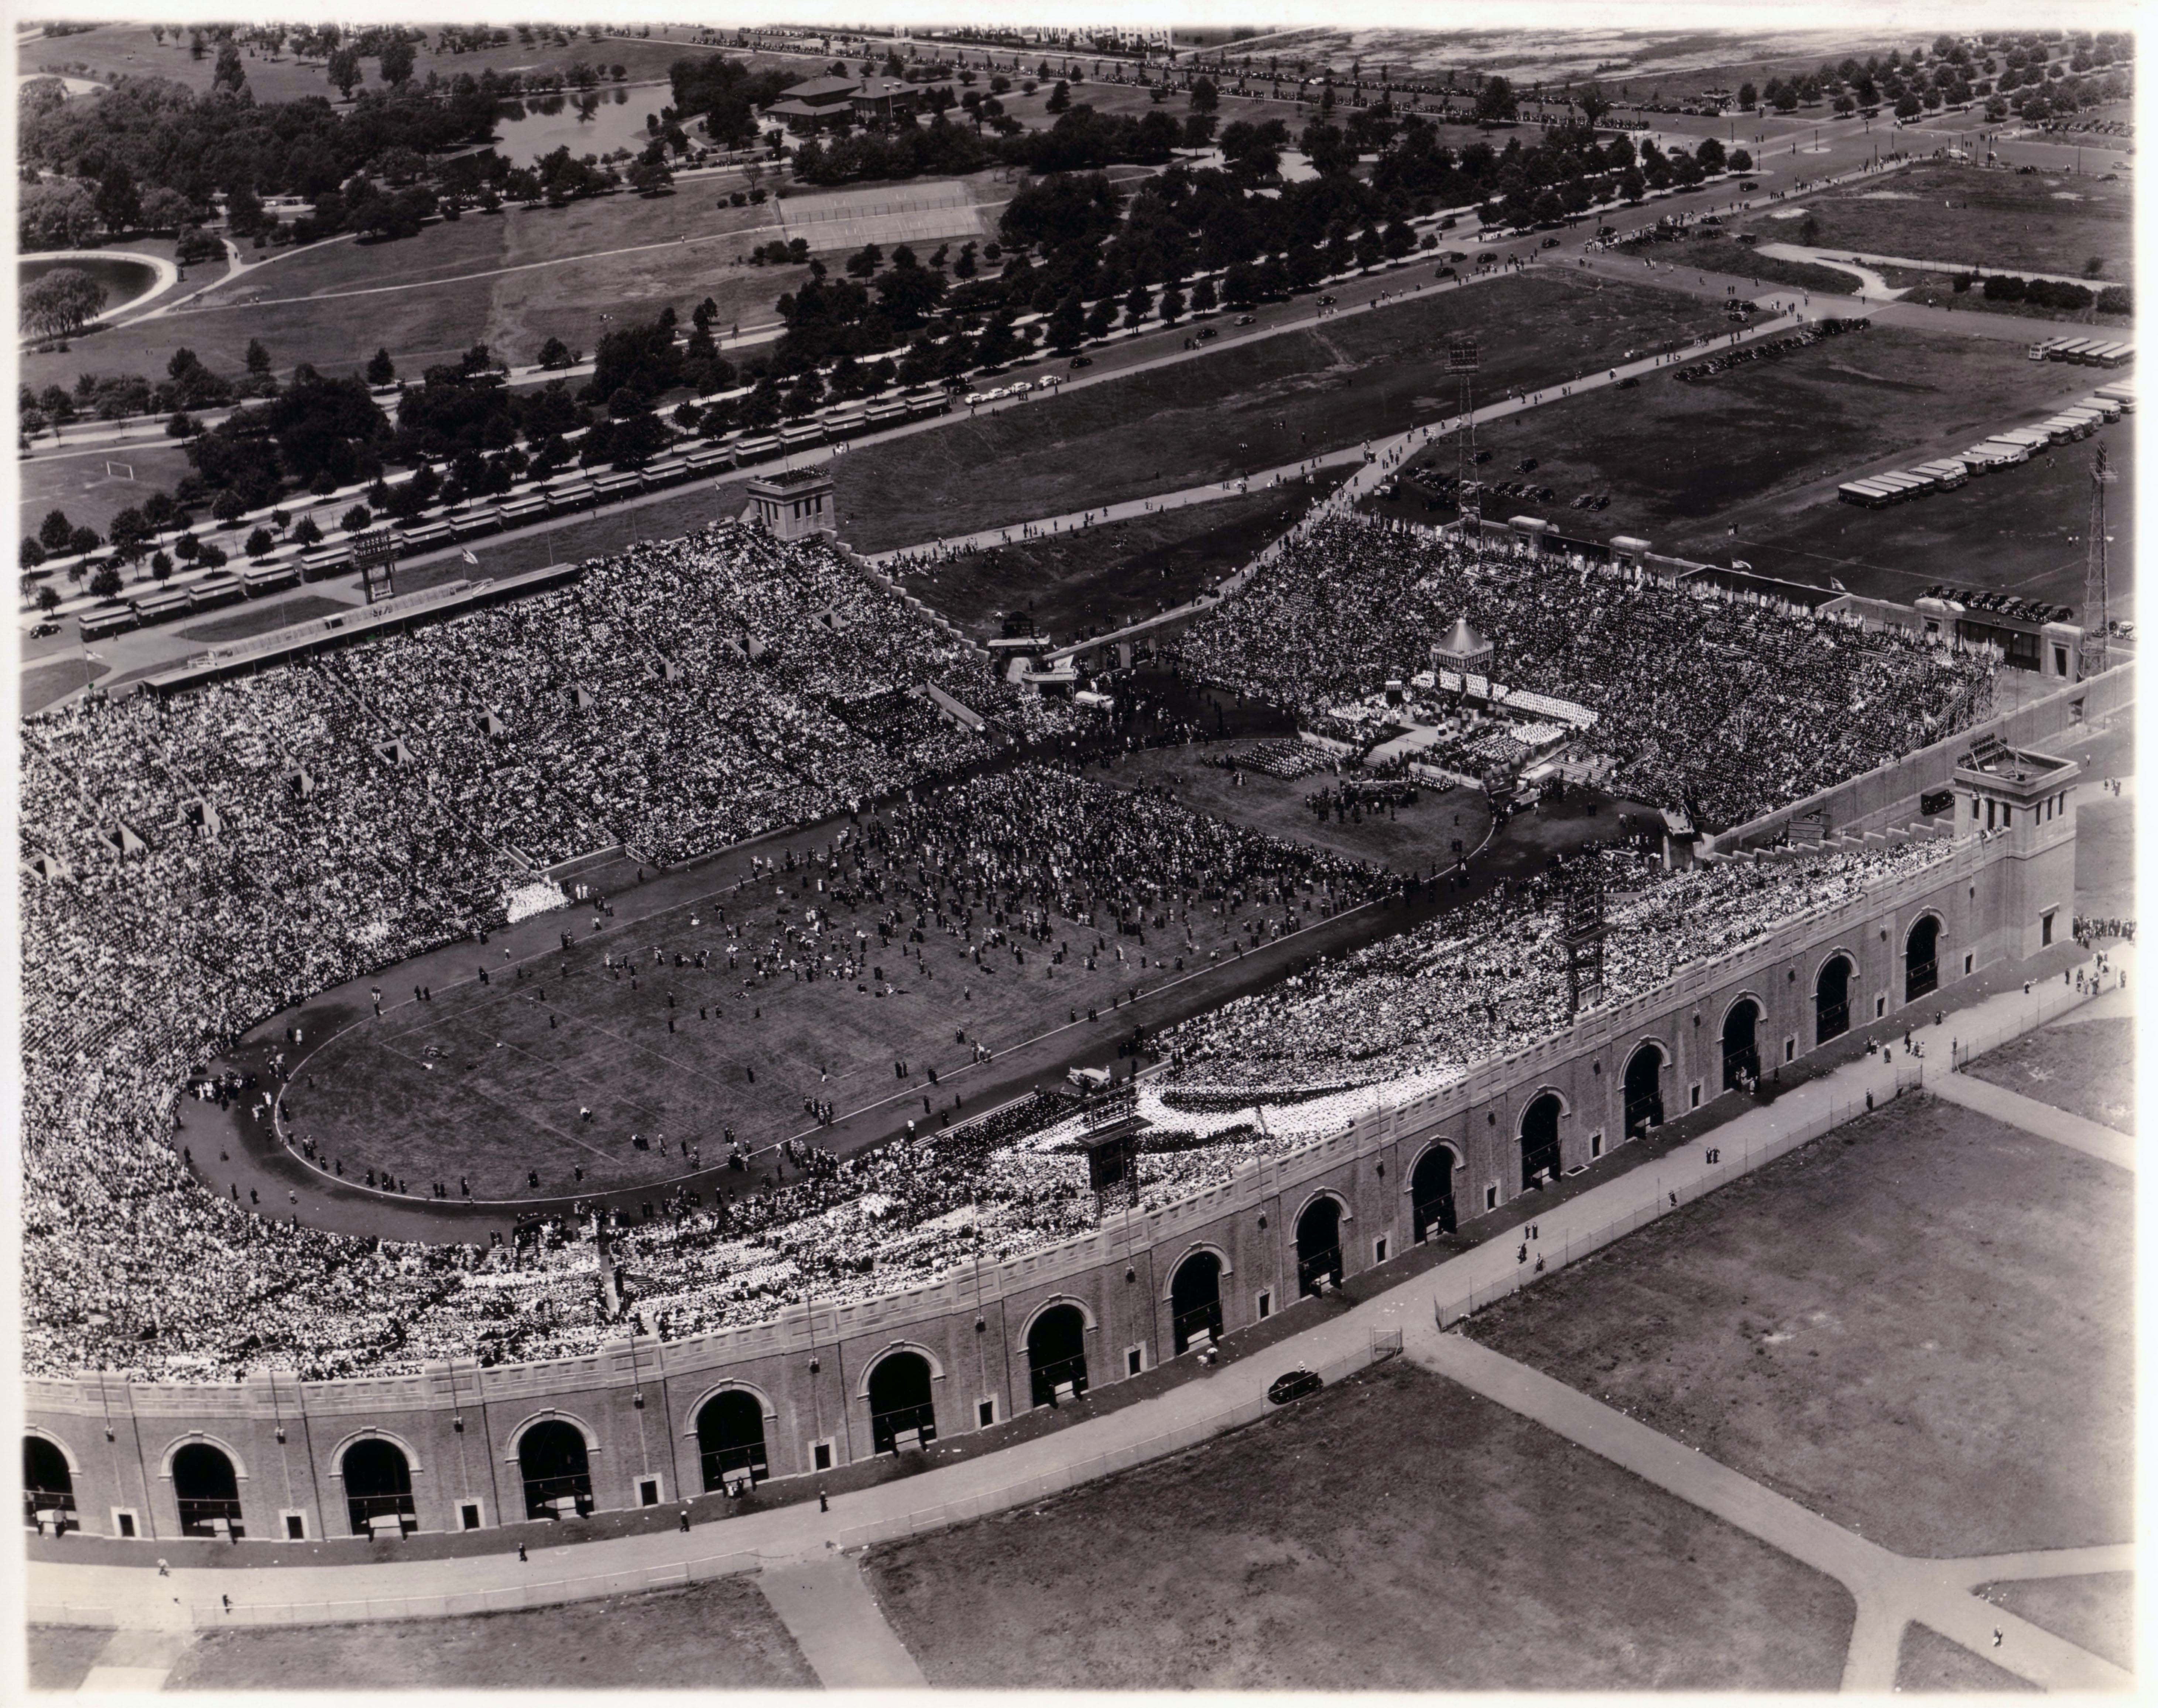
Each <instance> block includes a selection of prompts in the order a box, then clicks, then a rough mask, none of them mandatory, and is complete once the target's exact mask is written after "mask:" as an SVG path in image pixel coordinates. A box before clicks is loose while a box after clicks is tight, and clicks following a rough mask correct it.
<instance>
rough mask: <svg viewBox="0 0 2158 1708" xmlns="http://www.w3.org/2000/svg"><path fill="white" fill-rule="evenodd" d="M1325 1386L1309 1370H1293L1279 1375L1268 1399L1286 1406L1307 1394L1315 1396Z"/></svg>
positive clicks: (1269, 1390)
mask: <svg viewBox="0 0 2158 1708" xmlns="http://www.w3.org/2000/svg"><path fill="white" fill-rule="evenodd" d="M1323 1386H1324V1383H1322V1382H1321V1381H1320V1380H1319V1378H1318V1377H1317V1376H1315V1375H1313V1374H1312V1373H1311V1372H1310V1371H1309V1370H1290V1371H1288V1372H1287V1373H1286V1374H1285V1375H1278V1376H1276V1377H1275V1378H1274V1379H1273V1384H1272V1385H1270V1386H1269V1387H1268V1388H1267V1399H1268V1400H1270V1401H1273V1403H1274V1404H1275V1405H1277V1406H1286V1405H1288V1403H1289V1402H1290V1401H1292V1400H1301V1399H1302V1398H1303V1397H1304V1396H1305V1395H1306V1394H1315V1393H1317V1392H1318V1391H1319V1389H1320V1388H1321V1387H1323Z"/></svg>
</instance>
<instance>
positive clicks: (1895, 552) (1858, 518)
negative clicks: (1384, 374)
mask: <svg viewBox="0 0 2158 1708" xmlns="http://www.w3.org/2000/svg"><path fill="white" fill-rule="evenodd" d="M2092 383H2093V381H2092V377H2091V375H2090V374H2088V373H2087V372H2084V371H2083V370H2081V369H2078V370H2075V371H2074V372H2068V371H2065V370H2062V369H2059V368H2057V366H2055V365H2054V364H2049V363H2037V362H2032V361H2029V360H2027V359H2026V358H2025V356H2024V354H2023V352H2022V351H2021V348H2018V347H2016V345H2014V344H2011V343H2001V342H2000V341H1998V340H1992V339H1951V338H1946V337H1944V336H1941V335H1938V334H1934V333H1921V332H1913V331H1910V330H1908V329H1906V328H1901V327H1886V326H1876V327H1874V328H1871V330H1869V331H1866V332H1862V333H1846V334H1844V335H1843V336H1842V337H1841V338H1836V339H1833V340H1825V341H1823V342H1822V343H1818V344H1815V345H1814V346H1813V347H1812V348H1809V349H1805V350H1802V351H1799V353H1796V354H1795V355H1792V356H1789V357H1786V358H1785V359H1783V360H1781V361H1778V362H1762V363H1757V364H1750V365H1748V366H1746V367H1743V368H1741V369H1737V370H1735V371H1733V372H1732V373H1729V374H1722V375H1718V376H1717V377H1715V378H1712V379H1706V380H1701V381H1698V382H1696V383H1693V384H1687V383H1685V382H1682V381H1680V380H1678V379H1673V378H1670V377H1669V376H1667V375H1666V376H1661V377H1651V378H1648V379H1644V380H1643V381H1642V382H1641V384H1640V386H1639V389H1638V390H1634V391H1631V392H1629V393H1627V394H1626V395H1624V399H1623V400H1618V401H1617V402H1615V403H1614V398H1615V396H1616V395H1615V394H1612V393H1608V392H1595V393H1591V394H1589V395H1584V396H1582V397H1578V398H1572V399H1567V400H1563V401H1561V402H1558V403H1554V404H1546V405H1544V406H1543V407H1542V408H1541V409H1537V410H1531V411H1529V412H1528V413H1526V414H1524V415H1517V416H1513V417H1510V418H1508V419H1506V420H1505V421H1497V422H1494V423H1491V424H1489V426H1481V427H1479V428H1478V429H1477V443H1478V445H1479V446H1489V448H1490V449H1491V450H1492V451H1493V452H1495V455H1494V457H1493V458H1492V461H1491V462H1490V464H1489V465H1488V466H1487V468H1486V476H1487V477H1489V473H1490V471H1491V470H1502V471H1507V472H1510V471H1511V470H1512V469H1513V467H1514V466H1515V463H1516V462H1519V461H1520V460H1521V459H1522V458H1523V457H1535V458H1536V461H1537V465H1538V466H1537V467H1536V470H1535V471H1534V472H1533V475H1532V478H1534V479H1535V480H1536V482H1538V483H1539V484H1541V485H1546V486H1549V487H1551V488H1552V489H1553V490H1554V492H1555V493H1557V497H1556V498H1555V499H1553V500H1551V501H1550V502H1549V503H1545V504H1543V505H1541V506H1530V507H1529V508H1531V509H1532V510H1533V511H1534V513H1536V514H1538V515H1545V514H1550V515H1551V516H1553V517H1555V518H1556V519H1558V520H1559V521H1561V522H1562V523H1565V522H1567V521H1568V520H1570V513H1569V511H1568V508H1567V507H1568V505H1569V503H1570V502H1571V501H1572V499H1573V498H1575V497H1577V496H1578V495H1580V494H1582V493H1608V494H1610V497H1611V504H1610V508H1608V509H1606V510H1603V511H1599V512H1598V513H1596V514H1595V515H1594V517H1593V519H1587V518H1584V519H1582V524H1581V525H1582V527H1583V529H1585V530H1586V532H1587V533H1588V534H1589V535H1590V537H1593V538H1604V539H1608V537H1609V536H1611V535H1612V534H1638V535H1640V536H1642V537H1643V538H1645V539H1649V540H1652V541H1654V542H1655V548H1656V550H1659V551H1663V552H1670V553H1672V554H1674V555H1679V556H1684V557H1691V558H1695V559H1697V560H1715V561H1726V560H1728V559H1729V557H1730V556H1731V555H1732V554H1733V553H1736V554H1737V555H1739V556H1741V557H1742V558H1744V559H1745V560H1747V561H1748V562H1749V563H1751V564H1752V565H1753V566H1754V567H1755V568H1756V569H1758V570H1763V571H1764V572H1767V573H1770V574H1777V575H1789V576H1790V577H1791V578H1792V579H1793V580H1794V581H1810V582H1814V583H1815V584H1817V585H1819V584H1824V583H1825V582H1826V581H1827V580H1828V579H1829V578H1830V576H1834V577H1835V578H1837V579H1838V580H1840V581H1842V582H1843V583H1844V584H1845V585H1846V586H1848V587H1849V588H1850V589H1851V591H1853V592H1857V593H1870V594H1875V595H1878V596H1882V597H1886V598H1892V599H1898V600H1904V601H1908V600H1910V599H1912V598H1913V597H1915V596H1918V594H1920V593H1922V592H1923V591H1925V589H1926V587H1927V586H1928V585H1929V584H1930V583H1932V582H1934V581H1968V582H1975V583H1976V584H1978V585H1980V586H1989V587H1998V588H2006V589H2011V590H2012V591H2017V592H2021V593H2023V594H2025V595H2026V596H2030V597H2035V598H2051V599H2055V600H2058V601H2061V602H2062V603H2064V604H2073V603H2077V602H2078V601H2080V598H2081V595H2082V575H2083V546H2082V543H2081V541H2082V534H2083V527H2084V522H2085V517H2086V512H2087V508H2088V502H2089V485H2088V480H2089V462H2088V457H2089V447H2088V446H2062V447H2060V448H2058V449H2056V450H2053V451H2051V452H2042V453H2041V454H2040V455H2039V456H2038V457H2035V458H2034V459H2032V461H2031V462H2027V463H2023V464H2021V465H2018V466H2017V467H2013V468H2009V469H2003V470H2001V471H1999V472H1995V473H1994V474H1991V475H1988V476H1985V477H1980V478H1979V479H1977V480H1974V481H1972V482H1970V484H1969V485H1967V486H1964V487H1963V488H1960V489H1959V490H1958V491H1955V492H1953V493H1936V494H1934V495H1933V496H1932V497H1929V498H1923V499H1920V500H1918V501H1916V502H1914V503H1908V504H1899V505H1897V506H1895V507H1894V508H1891V509H1887V510H1879V511H1872V510H1861V509H1858V508H1854V507H1853V506H1851V505H1849V504H1846V503H1842V502H1840V500H1839V499H1838V498H1836V496H1835V489H1836V488H1837V487H1838V486H1839V485H1840V484H1841V483H1842V482H1845V481H1847V480H1850V479H1852V478H1853V477H1856V475H1858V474H1859V473H1861V472H1870V471H1871V470H1873V469H1876V468H1878V467H1895V466H1899V465H1908V464H1909V463H1913V462H1923V461H1924V460H1926V458H1928V457H1939V456H1947V455H1951V454H1953V453H1954V452H1959V451H1961V450H1963V449H1964V448H1965V447H1966V446H1970V444H1972V443H1974V442H1975V441H1977V440H1979V439H1980V438H1983V437H1985V436H1986V435H1987V434H1989V433H1991V432H1995V431H2000V430H2001V429H2002V428H2003V427H2005V426H2008V425H2010V424H2011V423H2021V422H2023V421H2029V420H2032V419H2035V418H2037V416H2039V415H2042V414H2043V413H2046V412H2048V411H2050V410H2053V409H2057V408H2058V407H2060V406H2062V405H2064V404H2067V403H2069V402H2073V400H2075V399H2076V398H2078V397H2080V396H2082V395H2084V394H2085V393H2086V392H2088V389H2089V386H2090V384H2092ZM2132 431H2133V429H2132V428H2131V427H2130V425H2129V424H2128V422H2127V421H2125V420H2124V421H2119V422H2116V423H2114V425H2113V426H2109V427H2107V428H2105V429H2104V430H2102V436H2103V437H2104V439H2105V440H2106V441H2108V442H2109V445H2110V447H2111V455H2112V456H2113V457H2114V460H2115V461H2116V462H2120V463H2124V462H2125V461H2126V459H2127V458H2128V456H2129V452H2128V449H2127V446H2128V442H2129V438H2130V434H2131V433H2132ZM1890 459H1893V461H1891V460H1890ZM1428 460H1429V462H1430V463H1431V465H1432V466H1433V467H1435V468H1436V469H1437V470H1438V472H1443V473H1448V474H1450V473H1452V472H1453V451H1452V447H1451V444H1450V442H1449V444H1448V445H1446V446H1439V447H1438V448H1436V449H1435V450H1434V451H1433V452H1431V453H1430V457H1429V459H1428ZM2108 503H2109V517H2110V519H2111V527H2110V531H2111V533H2112V534H2113V536H2114V550H2115V551H2116V552H2120V553H2126V552H2129V551H2130V550H2132V546H2131V545H2130V541H2132V539H2133V538H2134V529H2133V501H2132V498H2131V497H2130V482H2126V481H2122V482H2119V483H2117V484H2116V485H2115V486H2114V488H2113V489H2112V493H2111V495H2110V496H2109V500H2108ZM1509 508H1512V506H1511V505H1510V506H1509ZM1733 526H1735V527H1736V528H1737V535H1736V537H1734V536H1733V535H1732V534H1731V533H1730V532H1729V531H1728V530H1729V529H1731V528H1732V527H1733ZM2070 536H2073V539H2071V538H2070Z"/></svg>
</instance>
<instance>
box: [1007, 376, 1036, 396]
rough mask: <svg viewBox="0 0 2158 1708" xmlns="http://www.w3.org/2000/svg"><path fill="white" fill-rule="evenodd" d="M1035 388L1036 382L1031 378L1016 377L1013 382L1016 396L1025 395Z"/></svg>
mask: <svg viewBox="0 0 2158 1708" xmlns="http://www.w3.org/2000/svg"><path fill="white" fill-rule="evenodd" d="M1011 390H1012V395H1013V396H1014V397H1025V395H1027V393H1029V392H1030V391H1032V390H1034V382H1033V381H1032V380H1031V379H1014V380H1013V381H1012V383H1011Z"/></svg>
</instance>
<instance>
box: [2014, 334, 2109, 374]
mask: <svg viewBox="0 0 2158 1708" xmlns="http://www.w3.org/2000/svg"><path fill="white" fill-rule="evenodd" d="M2024 354H2026V356H2028V357H2030V359H2032V361H2034V362H2080V363H2082V364H2083V365H2084V366H2085V367H2087V368H2125V367H2126V366H2127V365H2128V364H2130V362H2132V361H2134V360H2135V345H2134V344H2132V343H2119V342H2116V341H2112V340H2109V339H2106V338H2044V339H2041V340H2040V341H2039V342H2038V343H2035V344H2033V345H2032V346H2031V348H2029V349H2027V350H2026V351H2025V352H2024Z"/></svg>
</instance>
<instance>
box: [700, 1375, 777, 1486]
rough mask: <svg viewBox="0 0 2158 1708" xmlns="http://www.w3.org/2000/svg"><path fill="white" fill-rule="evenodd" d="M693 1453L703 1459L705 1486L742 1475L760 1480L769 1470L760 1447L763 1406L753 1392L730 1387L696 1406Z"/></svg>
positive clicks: (761, 1446) (758, 1481)
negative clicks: (695, 1436)
mask: <svg viewBox="0 0 2158 1708" xmlns="http://www.w3.org/2000/svg"><path fill="white" fill-rule="evenodd" d="M697 1454H698V1457H699V1458H700V1459H701V1460H702V1461H703V1462H704V1468H705V1491H706V1492H707V1493H708V1494H709V1493H710V1491H711V1490H713V1489H724V1488H725V1487H726V1485H727V1483H728V1480H729V1479H730V1478H732V1479H733V1480H734V1481H736V1482H740V1481H741V1479H742V1478H744V1477H745V1476H746V1477H747V1478H749V1479H750V1481H751V1482H752V1483H761V1482H762V1481H763V1480H764V1479H765V1478H767V1477H768V1476H770V1475H771V1474H772V1467H771V1463H770V1462H769V1461H768V1460H767V1458H766V1457H765V1451H764V1407H763V1406H762V1405H761V1403H760V1402H759V1401H758V1400H757V1397H756V1395H754V1394H750V1393H745V1392H744V1391H742V1390H741V1389H740V1388H730V1389H728V1390H727V1391H726V1392H725V1393H724V1394H715V1395H713V1396H712V1397H711V1398H710V1399H709V1400H707V1401H705V1403H704V1405H703V1406H700V1407H699V1408H698V1411H697Z"/></svg>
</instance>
